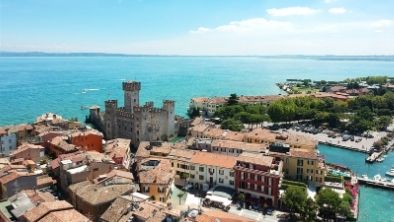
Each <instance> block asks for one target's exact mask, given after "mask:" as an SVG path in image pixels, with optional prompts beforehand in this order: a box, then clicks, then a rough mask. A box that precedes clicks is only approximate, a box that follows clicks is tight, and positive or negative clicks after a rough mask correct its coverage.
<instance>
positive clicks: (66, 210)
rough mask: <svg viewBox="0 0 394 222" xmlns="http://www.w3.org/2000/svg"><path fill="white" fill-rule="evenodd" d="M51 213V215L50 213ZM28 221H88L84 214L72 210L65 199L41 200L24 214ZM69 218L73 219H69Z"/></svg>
mask: <svg viewBox="0 0 394 222" xmlns="http://www.w3.org/2000/svg"><path fill="white" fill-rule="evenodd" d="M53 213H55V214H53ZM51 214H52V215H51ZM24 218H25V219H26V221H28V222H36V221H59V222H62V221H64V222H66V221H81V222H83V221H89V220H88V219H87V218H86V217H85V216H83V215H82V214H80V213H79V212H78V211H76V210H74V208H73V206H72V205H71V204H69V203H68V202H67V201H65V200H61V201H51V202H43V203H41V204H39V205H38V206H37V207H35V208H33V209H31V210H28V211H27V212H26V213H25V214H24ZM71 218H73V219H75V220H71Z"/></svg>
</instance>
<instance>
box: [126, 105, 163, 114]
mask: <svg viewBox="0 0 394 222" xmlns="http://www.w3.org/2000/svg"><path fill="white" fill-rule="evenodd" d="M133 109H134V113H162V112H164V111H165V110H163V109H162V108H156V107H153V106H142V107H141V106H139V107H134V108H133Z"/></svg>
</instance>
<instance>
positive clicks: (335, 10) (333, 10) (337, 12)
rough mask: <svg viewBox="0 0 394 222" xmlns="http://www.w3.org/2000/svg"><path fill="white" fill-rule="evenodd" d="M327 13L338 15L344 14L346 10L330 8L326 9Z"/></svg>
mask: <svg viewBox="0 0 394 222" xmlns="http://www.w3.org/2000/svg"><path fill="white" fill-rule="evenodd" d="M328 12H329V13H330V14H334V15H339V14H345V13H346V12H347V10H346V9H345V8H342V7H339V8H330V9H328Z"/></svg>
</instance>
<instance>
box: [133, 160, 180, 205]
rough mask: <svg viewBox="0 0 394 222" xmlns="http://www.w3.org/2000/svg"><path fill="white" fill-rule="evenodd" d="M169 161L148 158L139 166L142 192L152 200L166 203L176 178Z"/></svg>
mask: <svg viewBox="0 0 394 222" xmlns="http://www.w3.org/2000/svg"><path fill="white" fill-rule="evenodd" d="M173 172H174V171H173V170H172V169H171V163H170V161H169V160H167V159H158V158H148V159H145V160H143V161H141V162H140V163H139V164H138V178H139V184H140V192H141V193H143V194H145V195H148V196H150V197H152V199H154V200H157V201H161V202H166V201H167V199H168V197H169V193H170V190H171V184H172V181H173V177H174V173H173Z"/></svg>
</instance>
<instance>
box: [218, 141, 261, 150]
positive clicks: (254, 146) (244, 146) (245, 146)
mask: <svg viewBox="0 0 394 222" xmlns="http://www.w3.org/2000/svg"><path fill="white" fill-rule="evenodd" d="M212 147H226V148H233V149H240V150H245V151H249V152H262V151H264V150H266V149H267V145H265V144H261V143H245V142H239V141H231V140H213V141H212Z"/></svg>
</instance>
